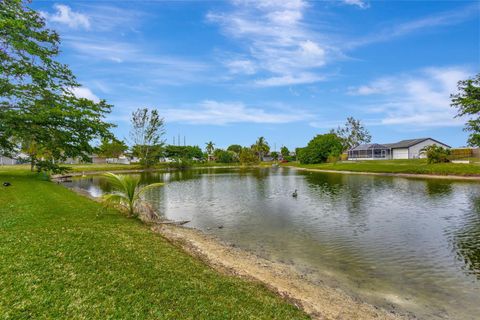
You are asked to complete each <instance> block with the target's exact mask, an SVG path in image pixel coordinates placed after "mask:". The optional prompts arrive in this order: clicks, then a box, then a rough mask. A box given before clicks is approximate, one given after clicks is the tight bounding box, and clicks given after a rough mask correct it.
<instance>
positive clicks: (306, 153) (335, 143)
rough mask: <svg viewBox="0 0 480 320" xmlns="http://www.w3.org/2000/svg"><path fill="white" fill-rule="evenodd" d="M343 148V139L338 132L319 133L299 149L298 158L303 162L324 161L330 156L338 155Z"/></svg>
mask: <svg viewBox="0 0 480 320" xmlns="http://www.w3.org/2000/svg"><path fill="white" fill-rule="evenodd" d="M342 149H343V145H342V139H340V138H339V137H338V136H337V135H336V134H334V133H328V134H323V135H322V134H319V135H317V136H316V137H315V138H313V139H312V140H310V142H309V143H308V145H307V146H306V147H305V148H298V149H297V150H298V151H297V158H298V160H299V161H300V163H302V164H313V163H322V162H325V161H327V159H328V158H329V157H338V156H339V155H340V154H341V153H342Z"/></svg>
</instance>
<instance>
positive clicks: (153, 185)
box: [138, 182, 165, 196]
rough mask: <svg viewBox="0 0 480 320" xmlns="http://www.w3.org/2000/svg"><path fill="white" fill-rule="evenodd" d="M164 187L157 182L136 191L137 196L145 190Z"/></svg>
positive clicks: (161, 183)
mask: <svg viewBox="0 0 480 320" xmlns="http://www.w3.org/2000/svg"><path fill="white" fill-rule="evenodd" d="M164 185H165V183H163V182H157V183H152V184H149V185H148V186H144V187H142V188H141V189H140V190H139V191H138V196H140V195H142V194H143V193H144V192H145V191H147V190H150V189H153V188H158V187H162V186H164Z"/></svg>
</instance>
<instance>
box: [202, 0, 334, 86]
mask: <svg viewBox="0 0 480 320" xmlns="http://www.w3.org/2000/svg"><path fill="white" fill-rule="evenodd" d="M233 4H234V10H232V11H230V12H224V13H218V12H210V13H209V14H208V15H207V19H208V21H210V22H213V23H217V24H218V25H220V27H221V28H222V31H223V33H224V34H225V35H227V36H228V37H230V38H232V39H235V40H237V41H239V42H240V43H241V44H242V45H243V47H244V51H245V52H244V55H245V56H247V58H246V59H242V65H241V66H242V67H243V71H246V72H244V73H245V74H249V75H253V74H257V79H256V80H255V81H254V83H255V84H258V85H261V86H268V85H269V84H271V85H274V86H278V85H289V84H301V83H311V82H315V81H317V80H316V79H321V78H322V77H321V76H319V75H318V74H317V73H318V68H320V67H322V66H324V65H325V64H326V63H327V61H328V59H330V58H331V56H332V55H333V54H334V52H335V50H334V49H333V48H331V47H330V46H329V45H328V44H327V43H326V41H325V40H324V39H322V40H321V39H320V36H319V35H318V34H317V33H316V32H313V31H312V29H311V27H310V26H309V25H308V24H307V23H306V21H305V19H304V14H305V11H306V9H307V8H308V4H307V3H306V2H305V1H302V0H289V1H288V0H285V1H273V0H263V1H252V0H243V1H240V0H237V1H233ZM246 61H248V63H247V62H246ZM225 65H226V67H227V68H229V70H230V72H232V73H239V71H241V70H242V69H241V68H240V64H239V62H236V63H234V64H232V62H231V61H226V63H225ZM253 66H254V67H253ZM306 73H308V74H309V75H310V76H308V77H305V76H295V77H294V76H293V75H297V74H306ZM265 74H267V75H266V76H265ZM260 75H261V76H262V77H266V78H265V79H258V78H259V77H260ZM312 75H313V76H312ZM293 78H295V80H294V81H290V80H288V79H293ZM282 79H284V81H282ZM302 79H305V82H302V81H301V80H302Z"/></svg>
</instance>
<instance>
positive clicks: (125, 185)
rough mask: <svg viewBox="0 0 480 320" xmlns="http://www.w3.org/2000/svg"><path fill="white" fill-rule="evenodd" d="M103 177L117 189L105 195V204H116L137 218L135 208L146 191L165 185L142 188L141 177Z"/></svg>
mask: <svg viewBox="0 0 480 320" xmlns="http://www.w3.org/2000/svg"><path fill="white" fill-rule="evenodd" d="M103 176H104V177H105V178H107V181H108V182H109V183H110V185H111V186H112V187H113V189H115V192H113V193H109V194H105V195H104V196H103V201H105V203H114V204H117V205H120V206H121V207H123V208H125V209H127V210H128V215H129V216H136V212H135V208H136V206H137V204H138V202H139V201H140V200H141V196H142V194H143V193H144V192H145V191H147V190H149V189H152V188H156V187H160V186H163V185H164V184H163V183H161V182H159V183H152V184H149V185H147V186H144V187H141V186H140V177H135V176H131V175H116V174H113V173H111V172H108V173H105V174H104V175H103Z"/></svg>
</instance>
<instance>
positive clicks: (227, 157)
mask: <svg viewBox="0 0 480 320" xmlns="http://www.w3.org/2000/svg"><path fill="white" fill-rule="evenodd" d="M215 159H216V160H215V161H216V162H219V163H232V162H237V155H236V154H235V152H233V151H225V150H222V149H217V150H215Z"/></svg>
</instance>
